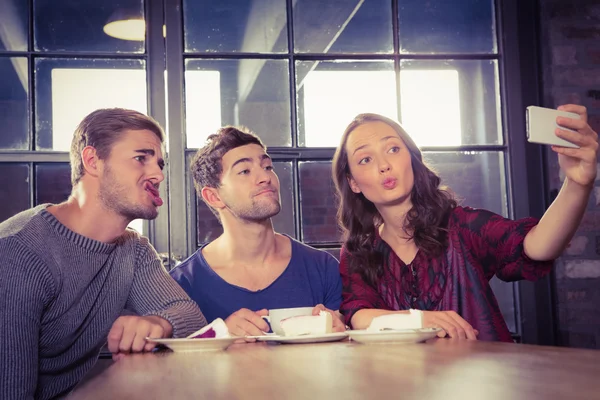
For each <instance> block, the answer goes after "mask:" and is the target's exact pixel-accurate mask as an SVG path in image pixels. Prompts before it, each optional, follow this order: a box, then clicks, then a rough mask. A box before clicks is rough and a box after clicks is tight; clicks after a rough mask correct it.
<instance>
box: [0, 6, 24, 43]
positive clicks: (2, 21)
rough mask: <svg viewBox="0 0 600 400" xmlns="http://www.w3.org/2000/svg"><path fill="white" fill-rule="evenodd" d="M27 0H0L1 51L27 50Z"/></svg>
mask: <svg viewBox="0 0 600 400" xmlns="http://www.w3.org/2000/svg"><path fill="white" fill-rule="evenodd" d="M27 6H28V2H27V1H15V0H0V10H2V12H1V13H0V27H2V28H1V29H0V51H2V50H8V51H27V36H28V33H29V18H28V14H29V13H28V11H27V8H28V7H27Z"/></svg>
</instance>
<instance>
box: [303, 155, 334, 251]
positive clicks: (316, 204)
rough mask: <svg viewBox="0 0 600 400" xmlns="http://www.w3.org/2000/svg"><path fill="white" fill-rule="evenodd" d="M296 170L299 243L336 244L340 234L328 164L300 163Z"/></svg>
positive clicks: (321, 162) (316, 162)
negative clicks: (297, 170)
mask: <svg viewBox="0 0 600 400" xmlns="http://www.w3.org/2000/svg"><path fill="white" fill-rule="evenodd" d="M298 168H299V173H300V207H301V211H302V241H304V242H307V243H323V242H339V241H340V240H341V231H340V230H339V229H338V225H337V219H336V212H337V199H336V196H335V187H334V185H333V181H332V179H331V162H329V161H315V162H313V161H306V162H300V163H299V165H298Z"/></svg>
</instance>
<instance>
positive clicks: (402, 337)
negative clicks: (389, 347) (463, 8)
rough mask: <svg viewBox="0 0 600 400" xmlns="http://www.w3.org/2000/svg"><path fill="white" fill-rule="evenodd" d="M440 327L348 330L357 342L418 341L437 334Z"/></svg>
mask: <svg viewBox="0 0 600 400" xmlns="http://www.w3.org/2000/svg"><path fill="white" fill-rule="evenodd" d="M439 331H441V329H440V328H422V329H406V330H401V331H391V330H386V331H380V332H367V331H366V330H356V331H348V336H350V339H352V340H354V341H356V342H358V343H365V344H369V343H376V344H389V343H420V342H424V341H426V340H428V339H433V338H434V337H436V336H437V334H438V332H439Z"/></svg>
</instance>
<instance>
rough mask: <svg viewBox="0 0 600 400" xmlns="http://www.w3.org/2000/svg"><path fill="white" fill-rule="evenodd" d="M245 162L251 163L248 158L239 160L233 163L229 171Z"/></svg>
mask: <svg viewBox="0 0 600 400" xmlns="http://www.w3.org/2000/svg"><path fill="white" fill-rule="evenodd" d="M245 162H252V159H251V158H249V157H244V158H240V159H239V160H237V161H236V162H234V163H233V164H232V165H231V169H233V168H234V167H235V166H236V165H238V164H241V163H245Z"/></svg>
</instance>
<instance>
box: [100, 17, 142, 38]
mask: <svg viewBox="0 0 600 400" xmlns="http://www.w3.org/2000/svg"><path fill="white" fill-rule="evenodd" d="M103 30H104V33H106V34H107V35H108V36H112V37H114V38H117V39H122V40H138V41H139V40H144V38H145V37H146V22H145V21H144V16H143V11H142V10H141V9H140V10H127V9H124V10H123V9H119V10H117V11H115V12H114V13H113V14H112V15H111V16H110V18H109V19H108V21H107V22H106V25H104V28H103Z"/></svg>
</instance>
